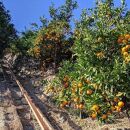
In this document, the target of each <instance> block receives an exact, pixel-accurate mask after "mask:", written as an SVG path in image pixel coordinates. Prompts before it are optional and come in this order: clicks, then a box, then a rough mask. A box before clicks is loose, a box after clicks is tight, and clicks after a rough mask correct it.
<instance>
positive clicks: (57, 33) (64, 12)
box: [29, 0, 77, 68]
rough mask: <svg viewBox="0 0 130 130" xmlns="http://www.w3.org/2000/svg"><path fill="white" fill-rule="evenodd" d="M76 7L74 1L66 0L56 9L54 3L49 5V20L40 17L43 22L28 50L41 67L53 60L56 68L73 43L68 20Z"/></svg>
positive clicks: (69, 20)
mask: <svg viewBox="0 0 130 130" xmlns="http://www.w3.org/2000/svg"><path fill="white" fill-rule="evenodd" d="M76 7H77V3H76V2H75V1H73V0H66V2H65V4H64V5H62V6H61V7H59V8H57V9H56V8H54V5H52V6H50V10H49V12H50V17H51V20H50V21H49V22H48V21H47V20H46V19H42V22H43V23H44V24H43V26H42V27H41V28H40V29H39V31H38V33H37V36H36V39H35V40H34V42H33V46H32V48H30V49H29V52H31V53H32V54H33V55H34V56H35V57H37V58H39V59H40V61H41V67H42V68H45V66H43V64H45V63H46V61H48V60H51V61H54V63H55V68H56V66H57V65H58V64H59V62H60V61H61V60H62V59H63V58H64V56H65V55H68V53H69V52H70V51H69V48H70V46H72V44H73V39H72V35H71V27H70V22H71V18H72V16H73V15H72V13H73V10H74V9H75V8H76Z"/></svg>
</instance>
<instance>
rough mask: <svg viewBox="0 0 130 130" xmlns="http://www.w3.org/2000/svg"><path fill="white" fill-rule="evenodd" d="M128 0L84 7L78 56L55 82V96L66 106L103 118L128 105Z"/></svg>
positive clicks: (78, 31)
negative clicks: (119, 3) (90, 7)
mask: <svg viewBox="0 0 130 130" xmlns="http://www.w3.org/2000/svg"><path fill="white" fill-rule="evenodd" d="M125 9H126V5H125V1H124V0H122V1H121V6H120V7H115V6H114V2H113V0H104V1H97V3H96V7H95V8H93V9H89V10H87V12H86V11H83V13H82V15H81V20H80V21H79V22H78V23H77V24H76V28H75V32H74V38H75V42H74V45H73V47H72V51H73V57H75V59H76V60H73V62H71V61H66V62H64V63H63V64H64V65H63V67H62V68H61V69H60V72H59V76H58V78H57V79H56V80H54V82H53V83H52V85H53V87H51V89H52V88H53V92H54V99H55V100H56V101H57V104H59V106H60V107H62V108H68V107H72V108H73V109H78V110H81V111H85V112H86V113H88V115H90V117H92V119H96V118H97V119H98V120H100V121H107V120H109V119H110V117H112V115H113V113H115V112H120V111H123V110H124V109H127V103H128V101H130V100H129V99H130V97H129V95H130V85H129V82H130V78H129V71H128V69H129V62H130V58H129V57H130V54H129V50H130V33H129V31H130V28H129V20H130V13H129V12H128V11H126V10H125Z"/></svg>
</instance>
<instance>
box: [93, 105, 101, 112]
mask: <svg viewBox="0 0 130 130" xmlns="http://www.w3.org/2000/svg"><path fill="white" fill-rule="evenodd" d="M91 110H93V111H98V110H99V106H98V105H93V106H92V108H91Z"/></svg>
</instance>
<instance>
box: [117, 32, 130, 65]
mask: <svg viewBox="0 0 130 130" xmlns="http://www.w3.org/2000/svg"><path fill="white" fill-rule="evenodd" d="M117 42H118V43H119V44H122V45H125V46H123V47H122V49H121V53H122V55H123V58H124V60H125V62H126V63H129V61H130V55H129V49H130V45H129V44H128V43H129V42H130V34H124V35H121V36H119V38H118V41H117Z"/></svg>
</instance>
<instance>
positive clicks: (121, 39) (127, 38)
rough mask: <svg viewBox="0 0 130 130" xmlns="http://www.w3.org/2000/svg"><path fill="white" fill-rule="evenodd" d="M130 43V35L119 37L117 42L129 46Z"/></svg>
mask: <svg viewBox="0 0 130 130" xmlns="http://www.w3.org/2000/svg"><path fill="white" fill-rule="evenodd" d="M129 41H130V34H124V35H120V36H119V37H118V40H117V42H118V43H119V44H122V43H123V44H127V43H128V42H129Z"/></svg>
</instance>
